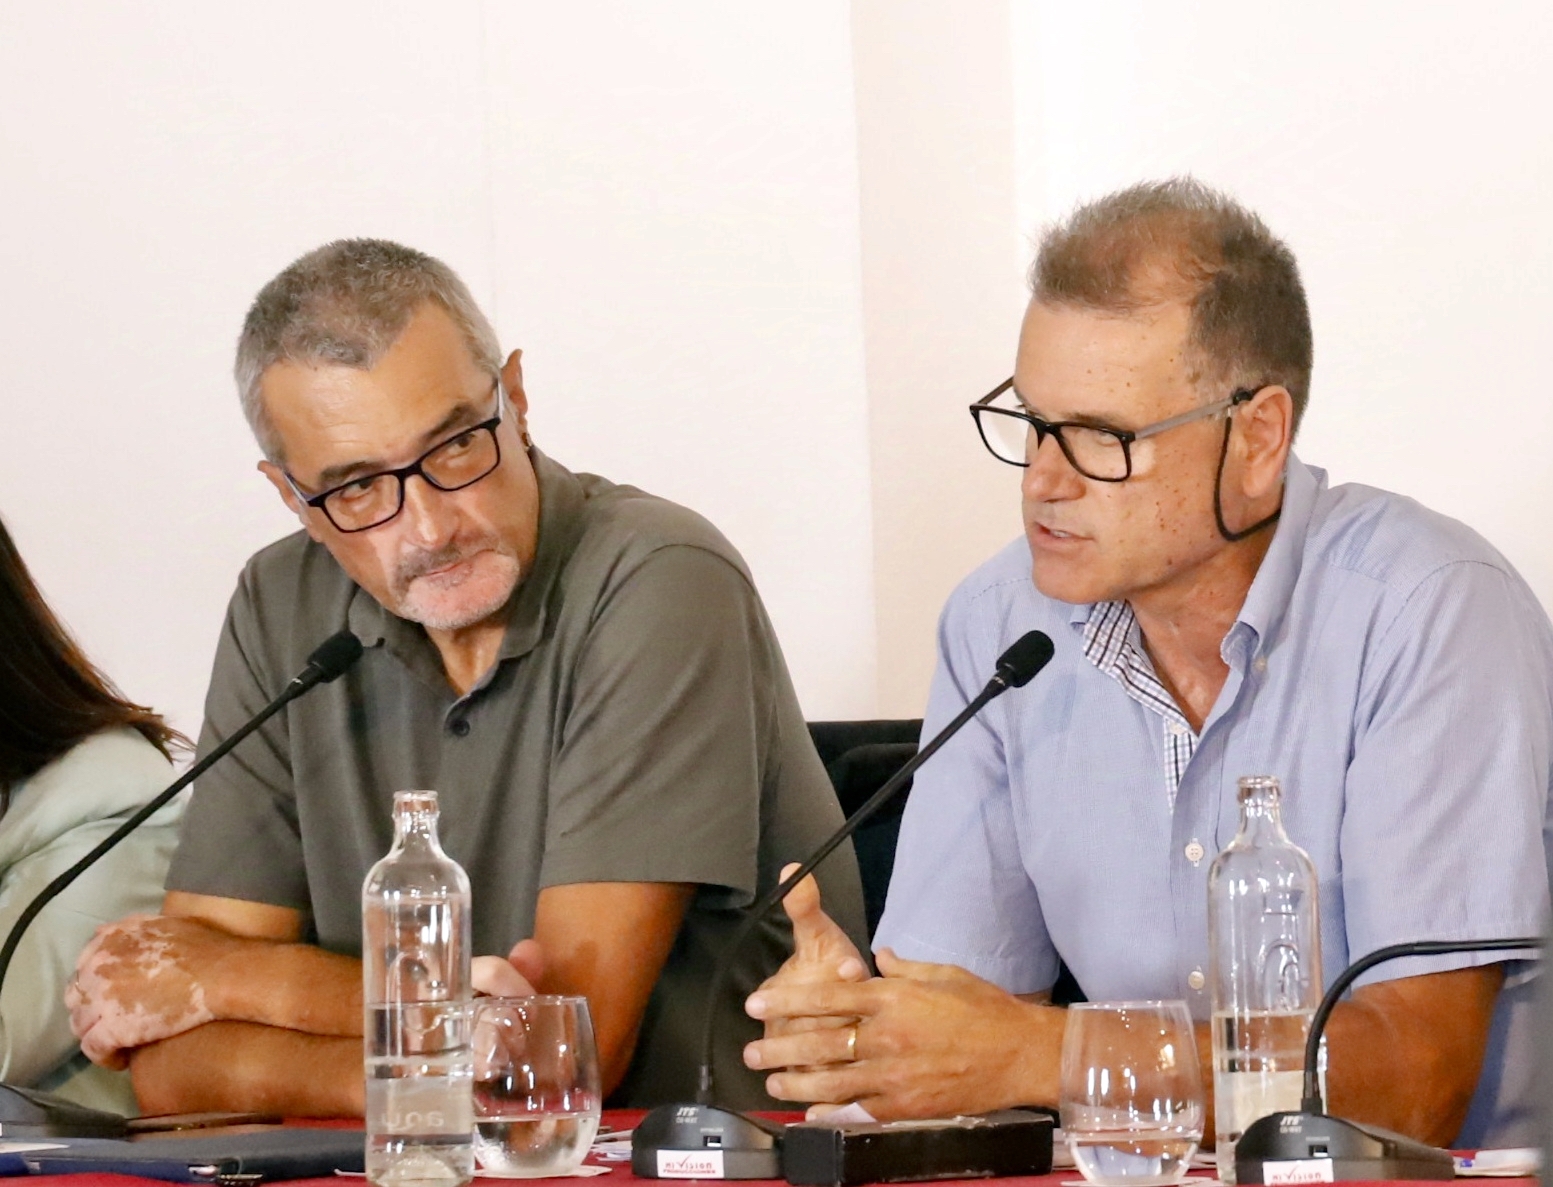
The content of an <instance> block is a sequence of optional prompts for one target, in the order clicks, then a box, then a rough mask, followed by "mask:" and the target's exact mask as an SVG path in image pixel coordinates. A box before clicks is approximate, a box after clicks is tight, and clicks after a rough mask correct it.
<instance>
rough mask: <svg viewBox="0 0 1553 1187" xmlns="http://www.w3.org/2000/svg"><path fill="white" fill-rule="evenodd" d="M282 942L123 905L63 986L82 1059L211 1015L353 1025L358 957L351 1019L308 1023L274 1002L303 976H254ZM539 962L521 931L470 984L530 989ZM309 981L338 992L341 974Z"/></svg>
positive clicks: (117, 1063) (303, 991) (349, 983)
mask: <svg viewBox="0 0 1553 1187" xmlns="http://www.w3.org/2000/svg"><path fill="white" fill-rule="evenodd" d="M282 946H283V942H282V941H278V940H273V939H259V938H254V937H249V936H240V935H234V934H233V933H231V932H228V931H224V930H222V929H220V928H218V927H214V926H212V925H211V924H209V923H206V922H203V921H201V920H199V919H194V918H185V917H178V916H169V915H131V916H129V917H127V918H125V919H121V920H118V921H117V922H115V923H110V924H105V925H103V926H102V927H99V928H98V929H97V932H96V934H95V935H94V936H93V938H92V940H91V942H90V943H89V944H87V946H86V947H85V948H84V949H83V950H82V952H81V955H80V958H79V959H78V960H77V962H76V972H75V976H73V977H72V978H71V980H70V983H69V984H68V985H67V986H66V988H65V1005H66V1006H67V1007H68V1008H69V1010H70V1029H71V1030H72V1031H73V1032H74V1033H75V1036H76V1038H78V1039H79V1040H80V1042H81V1050H82V1052H83V1053H84V1054H85V1055H86V1057H87V1058H88V1059H90V1060H92V1062H93V1063H97V1064H101V1065H102V1066H104V1067H109V1068H116V1069H121V1068H124V1067H127V1066H128V1063H129V1058H128V1057H129V1054H130V1052H132V1051H133V1050H134V1049H135V1048H137V1047H143V1046H145V1045H147V1044H149V1043H155V1042H159V1041H161V1040H163V1039H169V1038H172V1037H173V1036H175V1035H179V1034H182V1033H184V1032H185V1031H188V1030H192V1029H194V1028H195V1027H197V1026H201V1025H203V1024H205V1023H207V1022H213V1021H218V1020H234V1021H242V1022H258V1023H263V1024H266V1025H271V1026H288V1027H293V1028H295V1027H298V1024H299V1022H302V1023H304V1025H303V1026H302V1027H301V1028H302V1029H309V1030H313V1031H314V1032H315V1033H319V1032H327V1033H332V1032H335V1031H336V1029H337V1027H338V1026H340V1025H351V1026H354V1028H355V1029H354V1030H352V1031H350V1032H348V1033H351V1034H357V1035H359V1034H360V1033H361V1031H360V1014H361V1011H360V1009H359V1002H360V997H359V987H360V984H361V973H360V965H359V963H355V962H353V963H354V964H355V973H354V978H353V979H351V978H349V977H348V976H347V975H346V973H345V971H343V970H342V971H341V975H342V977H344V978H345V981H344V985H345V987H347V988H349V989H351V990H354V991H355V992H356V994H357V997H356V1001H357V1007H358V1008H356V1009H355V1010H354V1011H352V1012H351V1013H350V1015H349V1017H350V1018H351V1021H350V1022H349V1023H342V1022H335V1023H333V1024H331V1025H322V1026H317V1027H314V1026H311V1025H306V1024H305V1023H306V1022H307V1019H306V1018H305V1016H304V1017H303V1018H298V1017H297V1016H296V1014H294V1013H293V1012H291V1011H289V1010H287V1009H286V1008H285V1007H284V1006H281V1005H280V1004H279V1001H280V999H282V998H285V997H287V996H288V993H287V991H290V992H289V996H296V995H298V994H300V995H302V996H306V995H307V993H308V992H309V988H310V987H309V986H306V985H286V986H283V985H269V986H265V985H262V984H261V985H259V986H257V987H256V986H255V985H254V984H253V982H254V981H255V980H256V979H257V980H259V981H262V980H263V975H262V973H260V972H259V971H258V967H257V966H258V964H259V963H260V962H262V958H263V957H264V956H265V955H266V954H268V953H269V952H272V951H274V950H276V949H277V948H279V947H282ZM333 959H335V960H340V961H343V960H344V959H345V958H343V957H336V958H333ZM543 972H544V959H543V956H542V954H541V952H540V948H539V945H538V944H537V943H535V941H533V940H522V941H520V942H519V943H518V944H517V946H516V947H514V948H513V949H512V951H511V952H510V953H509V954H508V955H507V956H506V957H505V958H503V957H500V956H480V957H476V958H475V959H474V961H473V962H472V968H471V974H472V983H473V987H474V990H475V992H476V993H481V994H489V995H492V996H501V997H522V996H526V995H529V994H532V993H534V992H535V990H534V985H535V983H536V982H537V981H538V980H539V979H540V978H541V977H542V975H543ZM256 988H257V989H258V990H259V991H258V992H255V989H256ZM316 988H317V989H318V990H319V991H321V992H331V991H332V992H335V993H337V994H338V993H341V992H342V988H341V985H340V984H339V983H335V984H333V985H329V986H324V985H320V986H317V987H316ZM265 990H270V991H271V992H264V991H265Z"/></svg>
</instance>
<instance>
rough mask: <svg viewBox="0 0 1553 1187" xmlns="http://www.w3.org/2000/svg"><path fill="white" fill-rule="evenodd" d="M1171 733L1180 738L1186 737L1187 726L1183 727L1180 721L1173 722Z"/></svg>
mask: <svg viewBox="0 0 1553 1187" xmlns="http://www.w3.org/2000/svg"><path fill="white" fill-rule="evenodd" d="M1170 732H1171V733H1172V734H1174V735H1175V736H1176V737H1178V738H1181V737H1185V735H1186V726H1184V725H1182V724H1181V723H1180V722H1179V721H1172V722H1171V723H1170Z"/></svg>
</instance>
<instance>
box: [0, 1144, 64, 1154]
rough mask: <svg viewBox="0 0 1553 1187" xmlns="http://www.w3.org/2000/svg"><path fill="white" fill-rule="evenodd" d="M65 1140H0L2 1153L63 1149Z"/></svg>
mask: <svg viewBox="0 0 1553 1187" xmlns="http://www.w3.org/2000/svg"><path fill="white" fill-rule="evenodd" d="M64 1148H65V1143H64V1142H0V1154H31V1153H32V1152H33V1151H34V1150H63V1149H64Z"/></svg>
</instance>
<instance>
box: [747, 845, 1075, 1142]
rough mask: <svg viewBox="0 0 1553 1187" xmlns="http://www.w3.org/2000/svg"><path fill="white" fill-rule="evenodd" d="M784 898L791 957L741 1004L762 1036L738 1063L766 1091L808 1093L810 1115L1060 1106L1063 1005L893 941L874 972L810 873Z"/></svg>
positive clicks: (784, 1096)
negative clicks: (850, 1106) (760, 1074)
mask: <svg viewBox="0 0 1553 1187" xmlns="http://www.w3.org/2000/svg"><path fill="white" fill-rule="evenodd" d="M792 868H794V867H789V869H792ZM783 876H784V877H786V876H787V871H785V870H784V871H783ZM784 905H785V906H786V909H787V913H788V916H789V918H791V919H792V922H793V944H794V951H793V955H792V956H791V957H790V958H789V959H788V960H787V962H786V963H785V964H784V965H783V966H782V967H781V969H779V970H778V971H777V973H776V974H775V975H774V976H772V977H771V978H770V979H768V980H767V981H766V982H765V983H764V984H763V985H761V986H760V987H759V988H758V989H757V990H756V991H755V992H754V993H753V994H751V995H750V997H749V998H748V1000H747V1001H746V1003H745V1009H746V1011H747V1012H748V1013H749V1015H750V1016H751V1017H752V1018H757V1019H759V1020H761V1021H763V1022H764V1023H765V1024H766V1033H765V1037H764V1038H763V1039H760V1040H758V1041H756V1042H753V1043H750V1044H749V1045H748V1046H747V1047H745V1049H744V1062H745V1063H746V1064H747V1065H748V1066H749V1067H752V1068H759V1069H764V1070H768V1071H770V1072H771V1073H772V1074H771V1075H769V1076H767V1078H766V1091H767V1092H769V1093H770V1094H771V1095H772V1096H774V1097H777V1098H778V1099H781V1100H793V1101H805V1102H813V1104H812V1107H811V1108H810V1109H809V1117H810V1119H811V1120H812V1119H815V1118H818V1117H822V1116H824V1115H825V1114H827V1113H830V1112H832V1111H834V1110H835V1109H836V1108H838V1107H839V1106H841V1105H842V1104H845V1103H849V1102H856V1103H858V1104H860V1105H861V1106H862V1107H863V1108H865V1109H867V1110H868V1112H869V1113H870V1114H872V1115H873V1116H874V1117H875V1118H877V1119H878V1120H881V1121H888V1120H895V1119H898V1118H904V1117H948V1116H954V1115H957V1114H962V1113H981V1112H987V1111H989V1110H992V1109H999V1108H1008V1107H1010V1106H1013V1105H1019V1104H1053V1105H1054V1104H1055V1103H1056V1084H1057V1056H1058V1054H1059V1053H1060V1050H1061V1044H1062V1027H1063V1016H1062V1014H1061V1012H1060V1011H1057V1010H1054V1009H1052V1008H1051V1007H1049V1006H1043V1005H1037V1004H1032V1003H1029V1002H1025V1001H1021V1000H1020V999H1019V998H1017V997H1015V996H1013V995H1012V994H1010V993H1007V992H1006V991H1004V990H1003V989H1001V988H999V987H998V986H996V985H993V984H992V983H991V982H990V981H984V980H982V979H981V978H980V977H977V976H975V975H973V974H971V973H968V972H966V971H965V970H964V969H961V968H957V967H955V966H954V965H945V964H929V963H925V962H921V961H912V960H902V959H901V958H900V957H897V956H896V955H895V954H894V952H892V951H891V950H890V949H888V948H884V949H880V950H879V951H878V952H877V953H876V958H877V961H878V966H879V972H880V974H881V976H878V977H870V976H869V974H868V968H867V965H866V964H865V963H864V961H863V959H862V956H861V955H860V954H859V952H858V951H857V948H856V947H855V946H854V945H853V944H852V942H851V940H850V939H848V938H847V935H846V933H845V932H843V931H842V930H841V928H840V927H838V926H837V925H836V923H835V922H834V921H833V920H832V919H831V918H830V917H829V916H827V915H826V914H825V913H824V911H823V910H822V909H821V906H820V894H819V887H818V885H817V884H816V883H815V880H814V879H813V878H812V877H809V878H805V879H804V880H803V881H802V882H801V883H799V884H798V886H796V887H794V889H793V891H792V893H791V894H789V895H788V897H787V899H786V900H785V904H784Z"/></svg>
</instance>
